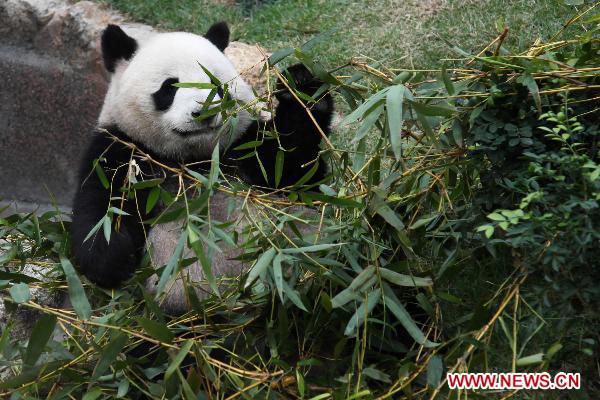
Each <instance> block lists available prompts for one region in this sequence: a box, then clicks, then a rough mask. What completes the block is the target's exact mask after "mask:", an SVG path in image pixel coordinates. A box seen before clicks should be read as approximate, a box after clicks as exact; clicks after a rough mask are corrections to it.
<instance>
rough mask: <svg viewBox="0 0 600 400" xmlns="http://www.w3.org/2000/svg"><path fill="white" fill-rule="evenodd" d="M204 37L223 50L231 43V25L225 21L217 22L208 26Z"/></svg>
mask: <svg viewBox="0 0 600 400" xmlns="http://www.w3.org/2000/svg"><path fill="white" fill-rule="evenodd" d="M204 37H205V38H207V39H208V40H210V42H211V43H212V44H214V45H215V46H217V48H218V49H219V50H221V51H223V50H225V48H226V47H227V46H228V45H229V27H228V26H227V23H226V22H224V21H221V22H217V23H216V24H213V25H212V26H211V27H210V28H208V31H207V32H206V34H205V35H204Z"/></svg>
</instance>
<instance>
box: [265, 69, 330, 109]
mask: <svg viewBox="0 0 600 400" xmlns="http://www.w3.org/2000/svg"><path fill="white" fill-rule="evenodd" d="M283 75H284V77H286V78H287V79H293V84H290V82H288V86H290V87H291V88H295V89H296V90H297V91H300V92H302V93H304V94H307V95H309V96H314V95H315V94H316V92H317V91H318V89H319V88H320V87H321V86H322V85H323V82H321V81H319V80H318V79H317V78H315V77H314V76H313V74H312V73H311V72H310V71H309V70H308V68H306V67H305V66H304V65H303V64H294V65H292V66H290V67H288V68H287V70H286V71H285V72H284V74H283ZM276 97H277V100H279V101H280V102H284V103H291V102H293V103H296V104H298V105H300V104H299V103H298V99H296V97H295V96H294V95H293V94H292V93H290V91H289V89H288V88H287V86H286V85H285V84H284V83H283V82H281V80H280V81H278V82H277V95H276ZM314 100H315V101H316V103H310V104H308V106H309V108H310V109H311V110H312V111H316V112H318V113H322V114H325V115H328V114H331V113H333V99H332V98H331V95H330V94H329V93H327V92H325V93H324V94H322V95H320V96H319V97H318V98H315V99H314Z"/></svg>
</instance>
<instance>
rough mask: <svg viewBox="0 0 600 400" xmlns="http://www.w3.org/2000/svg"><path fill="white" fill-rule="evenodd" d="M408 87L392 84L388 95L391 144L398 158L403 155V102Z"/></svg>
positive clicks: (387, 105) (387, 107)
mask: <svg viewBox="0 0 600 400" xmlns="http://www.w3.org/2000/svg"><path fill="white" fill-rule="evenodd" d="M405 91H406V88H405V87H404V86H403V85H396V86H392V87H391V88H390V90H389V91H388V93H387V96H386V110H387V118H388V126H389V129H390V144H391V145H392V151H393V152H394V156H395V157H396V160H400V158H401V157H402V140H401V139H402V123H403V118H402V103H403V102H404V93H405Z"/></svg>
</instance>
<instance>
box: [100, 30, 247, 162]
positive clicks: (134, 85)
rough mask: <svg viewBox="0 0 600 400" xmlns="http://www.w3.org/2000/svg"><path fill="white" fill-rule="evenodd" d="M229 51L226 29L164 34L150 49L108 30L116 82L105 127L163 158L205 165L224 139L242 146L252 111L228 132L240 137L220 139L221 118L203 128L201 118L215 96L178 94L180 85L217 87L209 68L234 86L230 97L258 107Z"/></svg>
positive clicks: (108, 58)
mask: <svg viewBox="0 0 600 400" xmlns="http://www.w3.org/2000/svg"><path fill="white" fill-rule="evenodd" d="M228 44H229V29H228V27H227V25H226V24H225V23H222V22H221V23H217V24H215V25H213V26H212V27H211V28H210V29H209V30H208V32H207V33H206V35H205V36H199V35H195V34H192V33H186V32H172V33H158V34H155V35H153V36H151V37H150V38H148V39H147V40H146V41H144V42H138V41H136V40H135V39H134V38H132V37H130V36H128V35H127V34H126V33H125V32H124V31H123V30H122V29H121V28H120V27H118V26H116V25H109V26H108V27H107V28H106V29H105V31H104V32H103V34H102V55H103V59H104V65H105V67H106V69H107V70H108V72H109V73H110V75H111V79H110V84H109V87H108V92H107V94H106V98H105V101H104V105H103V107H102V111H101V113H100V118H99V125H100V126H101V127H107V126H115V125H116V126H117V127H118V128H119V129H121V130H122V131H124V132H125V133H126V134H127V135H128V136H129V137H130V138H131V139H133V140H135V141H137V142H139V143H141V144H143V145H144V146H146V147H147V148H148V149H150V150H152V151H153V152H155V153H157V154H159V155H161V156H164V157H174V158H179V157H206V156H209V155H210V154H211V152H212V150H213V149H214V146H215V145H216V143H217V140H219V139H221V140H220V142H221V145H224V144H226V143H228V142H230V141H232V140H235V139H236V138H237V137H238V136H239V135H240V134H241V132H243V131H244V130H245V129H246V128H247V127H248V125H249V124H250V123H251V116H250V114H249V113H248V112H247V111H240V112H239V113H238V114H237V118H238V121H237V124H235V131H233V132H231V131H230V132H229V136H233V137H229V138H219V137H218V136H219V135H218V133H219V131H220V128H221V126H222V124H223V119H222V116H221V115H220V114H217V115H215V116H214V117H212V118H207V119H204V120H202V121H198V120H197V118H196V117H197V116H198V115H199V112H200V110H202V108H203V106H204V104H205V102H206V101H207V97H208V96H209V94H210V92H211V90H210V89H197V88H177V87H175V86H173V84H174V83H179V82H194V83H211V79H210V77H209V76H208V75H207V74H206V72H205V71H204V70H203V68H202V67H204V68H205V69H206V70H208V71H209V72H211V73H212V74H213V75H214V76H215V77H216V78H217V79H218V80H219V81H220V82H221V83H223V84H224V83H227V85H228V93H229V96H231V98H233V99H234V100H236V101H237V102H238V104H246V103H250V102H253V101H254V100H255V96H254V94H253V92H252V90H251V89H250V87H249V86H248V84H246V83H245V82H244V81H243V80H242V79H241V78H240V76H239V74H238V72H237V71H236V70H235V68H234V66H233V65H232V63H231V62H230V61H229V60H228V59H227V57H225V55H224V54H223V50H224V49H225V48H226V47H227V45H228ZM201 66H202V67H201ZM222 95H223V92H222V89H220V90H218V94H217V95H216V96H215V97H214V98H213V100H212V102H211V104H210V105H207V106H208V107H210V108H212V107H215V106H218V100H219V99H220V96H222ZM215 102H217V103H216V104H215ZM224 131H226V130H224Z"/></svg>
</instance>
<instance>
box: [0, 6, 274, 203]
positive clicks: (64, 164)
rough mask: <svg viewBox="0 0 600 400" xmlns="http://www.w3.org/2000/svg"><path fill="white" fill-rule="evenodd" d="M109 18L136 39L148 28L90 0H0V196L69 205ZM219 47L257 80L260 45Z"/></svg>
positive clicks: (101, 77) (96, 102)
mask: <svg viewBox="0 0 600 400" xmlns="http://www.w3.org/2000/svg"><path fill="white" fill-rule="evenodd" d="M108 23H116V24H119V25H121V26H122V27H123V28H124V29H125V30H126V31H127V33H128V34H130V35H131V36H133V37H135V38H136V39H138V40H140V41H143V40H144V39H145V38H147V37H149V36H150V35H151V34H152V33H153V32H154V30H153V29H152V28H151V27H149V26H147V25H142V24H135V23H128V22H127V21H125V20H124V19H123V17H122V16H120V15H118V14H116V13H115V12H113V11H111V10H109V9H106V8H104V7H103V6H101V5H99V4H97V3H92V2H90V1H81V2H77V3H75V4H73V3H70V2H67V1H65V0H0V76H1V77H2V83H1V84H0V201H4V202H7V201H8V202H12V201H18V202H19V203H20V204H23V202H26V203H29V204H40V205H42V206H43V207H46V208H47V206H48V204H50V203H53V200H52V197H54V198H55V199H56V203H57V204H58V205H59V206H62V207H67V208H68V207H69V206H70V204H71V201H72V198H73V195H74V190H75V188H76V185H77V182H76V179H77V169H78V164H79V160H80V157H81V154H82V151H83V149H84V148H85V146H86V144H87V143H88V140H89V138H90V133H91V130H92V129H93V127H94V125H95V123H96V119H97V116H98V113H99V111H100V107H101V105H102V100H103V98H104V94H105V91H106V87H107V78H108V77H107V75H106V73H105V71H104V68H103V65H102V58H101V54H100V43H99V38H100V34H101V31H102V30H103V29H104V28H105V27H106V25H107V24H108ZM225 53H226V54H227V55H228V56H229V57H230V59H231V60H232V61H233V63H234V64H236V66H237V67H238V70H239V71H240V72H242V75H244V76H245V77H246V79H247V80H248V81H249V82H250V83H251V84H255V85H256V84H258V86H260V83H259V81H260V78H259V76H258V72H259V71H260V68H261V66H262V62H261V60H262V59H263V55H264V54H266V53H264V51H262V50H259V49H258V48H257V47H256V46H250V45H246V44H243V43H232V45H231V46H230V48H228V49H227V50H226V52H225ZM24 208H25V209H27V208H26V207H22V206H21V209H24Z"/></svg>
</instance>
